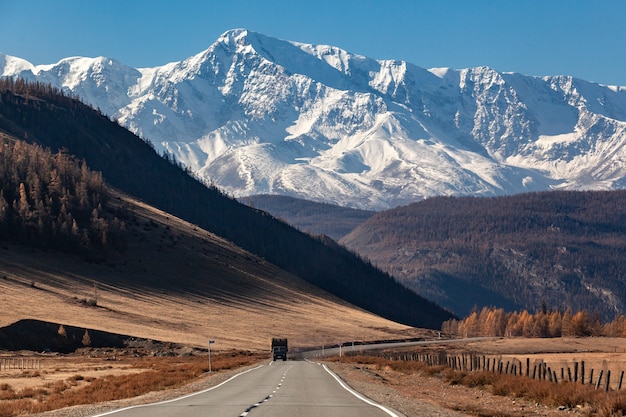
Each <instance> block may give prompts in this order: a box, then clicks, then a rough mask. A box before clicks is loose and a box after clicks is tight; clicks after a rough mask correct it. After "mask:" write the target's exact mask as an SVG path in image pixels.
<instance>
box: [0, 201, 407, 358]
mask: <svg viewBox="0 0 626 417" xmlns="http://www.w3.org/2000/svg"><path fill="white" fill-rule="evenodd" d="M120 198H121V200H120V203H119V204H126V205H128V206H130V207H132V210H133V212H134V213H135V220H134V221H130V222H128V231H129V233H128V234H129V236H130V238H129V242H128V245H127V247H126V248H125V249H124V251H123V253H114V254H109V255H108V256H107V257H106V259H105V260H104V261H100V262H91V263H90V262H87V261H85V260H82V259H80V258H78V257H76V256H74V255H71V254H63V253H59V252H54V251H42V250H34V249H30V248H24V247H19V246H16V245H4V246H3V247H1V248H0V326H5V325H8V324H10V323H13V322H15V321H17V320H20V319H24V318H31V319H39V320H43V321H50V322H54V323H59V324H64V325H72V326H76V327H85V328H89V329H96V330H103V331H107V332H112V333H119V334H124V335H130V336H135V337H142V338H149V339H155V340H161V341H172V342H177V343H182V344H188V345H195V346H205V345H206V343H207V340H208V339H213V340H215V341H216V343H215V345H213V348H214V349H216V350H220V349H231V348H236V349H258V350H263V351H265V350H267V349H268V344H269V340H270V338H271V337H272V336H283V337H288V338H289V339H290V346H291V347H293V348H297V347H305V346H319V345H323V344H326V345H328V344H331V343H337V342H342V341H345V340H372V339H385V338H400V337H407V336H413V335H416V334H417V332H416V331H415V330H414V329H412V328H409V327H407V326H403V325H399V324H397V323H393V322H391V321H388V320H385V319H382V318H380V317H377V316H375V315H373V314H370V313H368V312H365V311H363V310H360V309H358V308H355V307H354V306H352V305H349V304H347V303H345V302H343V301H342V300H339V299H337V298H336V297H333V296H332V295H330V294H328V293H326V292H324V291H321V290H320V289H319V288H317V287H314V286H312V285H310V284H308V283H306V282H304V281H303V280H301V279H299V278H297V277H295V276H293V275H290V274H288V273H286V272H284V271H282V270H280V269H278V268H276V267H274V266H273V265H270V264H268V263H266V262H265V261H263V260H262V259H259V258H257V257H255V256H253V255H251V254H249V253H247V252H245V251H243V250H241V249H239V248H237V247H235V246H233V245H232V244H230V243H229V242H226V241H224V240H223V239H220V238H218V237H216V236H214V235H212V234H210V233H208V232H206V231H204V230H202V229H199V228H197V227H195V226H194V225H191V224H188V223H186V222H184V221H182V220H180V219H177V218H175V217H173V216H170V215H168V214H166V213H163V212H161V211H158V210H155V209H153V208H151V207H149V206H146V205H144V204H142V203H140V202H137V201H133V200H131V199H129V198H127V197H123V196H120ZM94 283H97V284H94ZM94 299H97V305H96V306H93V305H90V304H93V303H85V302H80V301H81V300H94Z"/></svg>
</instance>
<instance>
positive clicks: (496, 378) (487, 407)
mask: <svg viewBox="0 0 626 417" xmlns="http://www.w3.org/2000/svg"><path fill="white" fill-rule="evenodd" d="M412 349H413V350H415V349H419V350H420V351H437V350H440V349H445V350H446V351H447V352H449V353H451V354H459V353H468V352H472V353H477V354H479V355H482V354H486V355H495V356H497V357H500V358H502V359H505V358H512V357H516V358H518V359H523V358H526V357H531V358H533V359H537V358H542V359H543V360H544V361H545V362H546V363H548V364H550V363H551V364H552V365H550V366H555V365H556V364H558V363H559V362H556V361H554V358H558V359H559V360H560V361H561V363H563V364H564V365H565V366H570V367H571V368H573V363H574V362H575V361H578V362H580V360H581V359H584V360H585V365H586V372H587V374H586V376H587V377H588V376H589V371H590V369H591V366H592V365H594V364H600V365H603V366H604V367H605V368H604V369H605V371H606V369H607V368H608V369H611V370H612V373H613V375H614V376H613V377H612V381H614V382H613V383H612V384H611V387H610V390H609V392H605V390H604V385H601V388H600V389H595V386H594V385H589V384H588V383H586V384H580V383H571V382H562V383H559V384H555V383H553V382H550V381H539V380H533V379H531V378H527V377H525V376H513V375H500V374H498V373H493V372H484V371H475V372H466V371H454V370H452V369H450V368H448V367H444V366H427V365H426V364H425V363H421V362H413V361H400V360H388V359H385V358H383V357H374V356H368V355H361V356H355V357H351V356H344V357H343V358H341V362H342V363H343V366H344V367H345V366H347V365H349V364H353V365H352V366H353V367H354V369H357V370H360V374H361V375H364V374H365V375H374V376H375V377H376V380H377V381H379V382H382V383H383V384H384V385H386V386H393V387H394V389H395V390H397V391H398V392H402V394H403V395H405V396H407V397H411V398H416V399H419V400H420V401H429V400H431V401H434V402H437V403H439V404H440V405H442V406H444V407H447V408H451V409H454V410H456V411H461V412H464V413H469V414H472V415H485V416H486V415H493V416H503V417H505V416H506V417H513V416H528V415H542V416H548V415H550V416H551V415H561V414H562V413H563V411H559V409H558V407H565V409H569V410H577V413H578V414H579V415H583V416H602V417H609V416H611V417H612V416H622V415H625V414H626V394H625V393H626V387H624V386H623V387H622V390H621V391H617V390H616V388H617V387H616V382H617V381H616V380H617V375H618V372H619V371H621V370H626V339H620V338H562V339H521V338H513V339H498V340H490V341H480V342H475V341H468V342H467V343H448V344H446V343H443V344H441V345H438V346H429V347H420V348H412ZM403 350H408V348H407V349H403ZM557 352H558V353H557ZM591 358H594V359H591ZM335 360H338V358H335ZM531 364H532V361H531ZM531 366H532V365H531ZM344 369H345V368H344ZM364 371H365V372H364ZM557 373H558V372H557ZM346 374H348V375H358V374H355V373H354V372H347V373H346ZM597 376H598V369H596V370H595V376H594V379H595V378H597ZM361 377H362V376H361ZM559 378H560V376H559ZM433 380H436V381H438V382H432V381H433ZM349 382H350V380H349ZM459 386H463V387H467V388H471V389H472V390H474V391H467V390H459V389H455V388H458V387H459ZM417 387H420V388H417ZM424 387H428V388H424ZM432 387H435V388H432ZM487 393H488V394H490V395H491V397H489V398H488V397H486V396H485V395H486V394H487ZM498 397H504V398H506V399H505V400H498ZM507 399H508V400H507ZM511 400H512V401H511ZM534 404H539V405H540V406H539V408H537V407H535V406H534ZM531 408H532V410H531Z"/></svg>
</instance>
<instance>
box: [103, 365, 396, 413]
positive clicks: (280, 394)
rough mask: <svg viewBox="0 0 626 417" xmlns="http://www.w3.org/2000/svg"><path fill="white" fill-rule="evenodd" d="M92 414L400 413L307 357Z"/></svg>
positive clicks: (265, 366)
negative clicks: (175, 394) (177, 394)
mask: <svg viewBox="0 0 626 417" xmlns="http://www.w3.org/2000/svg"><path fill="white" fill-rule="evenodd" d="M98 416H111V417H139V416H142V417H165V416H168V417H169V416H185V417H200V416H202V417H209V416H215V417H263V416H265V417H298V416H299V417H319V416H324V417H403V416H402V414H400V413H398V412H396V411H393V410H390V409H388V408H385V407H383V406H380V405H378V404H375V403H373V402H372V401H371V400H369V399H367V398H365V397H363V396H361V395H360V394H358V393H356V392H354V391H352V390H351V389H350V388H349V387H347V386H345V384H343V383H342V382H341V381H340V380H339V379H338V378H337V377H335V376H334V374H332V373H331V372H330V371H329V370H327V368H326V367H325V366H323V365H320V364H317V363H313V362H307V361H286V362H283V361H278V362H271V363H270V364H267V365H262V366H259V367H257V368H254V369H251V370H249V371H246V372H243V373H240V374H237V375H236V376H234V377H233V378H231V379H229V380H228V381H225V382H224V383H222V384H220V385H217V386H215V387H213V388H209V389H207V390H204V391H201V392H198V393H195V394H192V395H188V396H185V397H181V398H179V399H176V400H171V401H165V402H160V403H155V404H147V405H143V406H138V407H131V408H125V409H121V410H117V411H113V412H108V413H104V414H98ZM94 417H96V416H94Z"/></svg>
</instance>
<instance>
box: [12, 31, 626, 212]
mask: <svg viewBox="0 0 626 417" xmlns="http://www.w3.org/2000/svg"><path fill="white" fill-rule="evenodd" d="M0 76H4V77H21V78H24V79H26V80H30V81H39V82H42V83H49V84H51V85H53V86H55V87H57V88H59V89H61V90H62V91H63V92H65V93H66V94H71V95H75V96H78V97H80V99H81V100H82V101H84V102H86V103H88V104H90V105H92V106H93V107H94V108H98V109H100V110H101V111H102V112H103V113H104V114H106V115H107V116H108V117H110V118H112V119H115V120H117V121H118V123H119V124H121V125H122V126H125V127H127V128H128V129H129V130H131V131H132V132H134V133H135V134H137V135H138V136H140V137H142V138H143V139H144V140H147V141H150V142H151V143H152V144H153V145H154V147H155V148H156V150H157V151H158V152H159V153H166V154H168V155H169V156H171V157H173V158H174V159H175V160H176V161H178V162H180V163H182V164H183V165H184V166H185V167H187V168H188V169H189V170H190V171H192V172H193V173H194V175H195V176H196V177H198V178H200V179H202V180H203V181H205V182H207V183H211V184H214V185H216V186H217V187H219V188H220V189H221V190H223V191H224V192H225V193H227V194H229V195H231V196H234V197H244V196H251V195H256V194H279V195H285V196H291V197H297V198H305V199H307V200H312V201H317V202H324V203H331V204H336V205H340V206H344V207H353V208H360V209H366V210H376V211H379V210H384V209H387V208H392V207H396V206H399V205H404V204H408V203H411V202H415V201H419V200H422V199H424V198H428V197H433V196H442V195H445V196H467V195H471V196H498V195H508V194H516V193H520V192H528V191H542V190H549V189H568V190H590V189H598V190H609V189H619V188H623V187H624V186H625V185H626V149H625V145H624V139H625V138H626V87H617V86H605V85H599V84H595V83H592V82H587V81H584V80H580V79H576V78H573V77H569V76H545V77H534V76H525V75H522V74H518V73H501V72H498V71H495V70H493V69H490V68H487V67H478V68H467V69H460V70H456V69H451V68H432V69H424V68H421V67H418V66H416V65H413V64H411V63H408V62H404V61H393V60H375V59H372V58H368V57H365V56H361V55H356V54H352V53H349V52H347V51H345V50H342V49H340V48H337V47H333V46H326V45H309V44H304V43H299V42H293V41H286V40H279V39H275V38H271V37H268V36H265V35H262V34H259V33H254V32H251V31H248V30H245V29H236V30H231V31H228V32H226V33H224V34H223V35H222V36H221V37H220V38H219V39H217V40H216V41H215V43H213V44H212V45H211V46H209V48H208V49H206V50H205V51H202V52H200V53H198V54H197V55H195V56H192V57H189V58H187V59H185V60H183V61H180V62H171V63H168V64H166V65H163V66H159V67H155V68H132V67H129V66H127V65H124V64H123V63H121V62H118V61H116V60H114V59H111V58H106V57H98V58H83V57H73V58H66V59H63V60H61V61H59V62H58V63H56V64H50V65H37V66H35V65H32V64H31V63H29V62H27V61H25V60H22V59H20V58H16V57H12V56H8V55H2V54H0Z"/></svg>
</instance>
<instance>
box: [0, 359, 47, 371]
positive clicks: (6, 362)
mask: <svg viewBox="0 0 626 417" xmlns="http://www.w3.org/2000/svg"><path fill="white" fill-rule="evenodd" d="M10 369H41V359H39V358H0V371H2V370H5V371H6V370H10Z"/></svg>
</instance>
